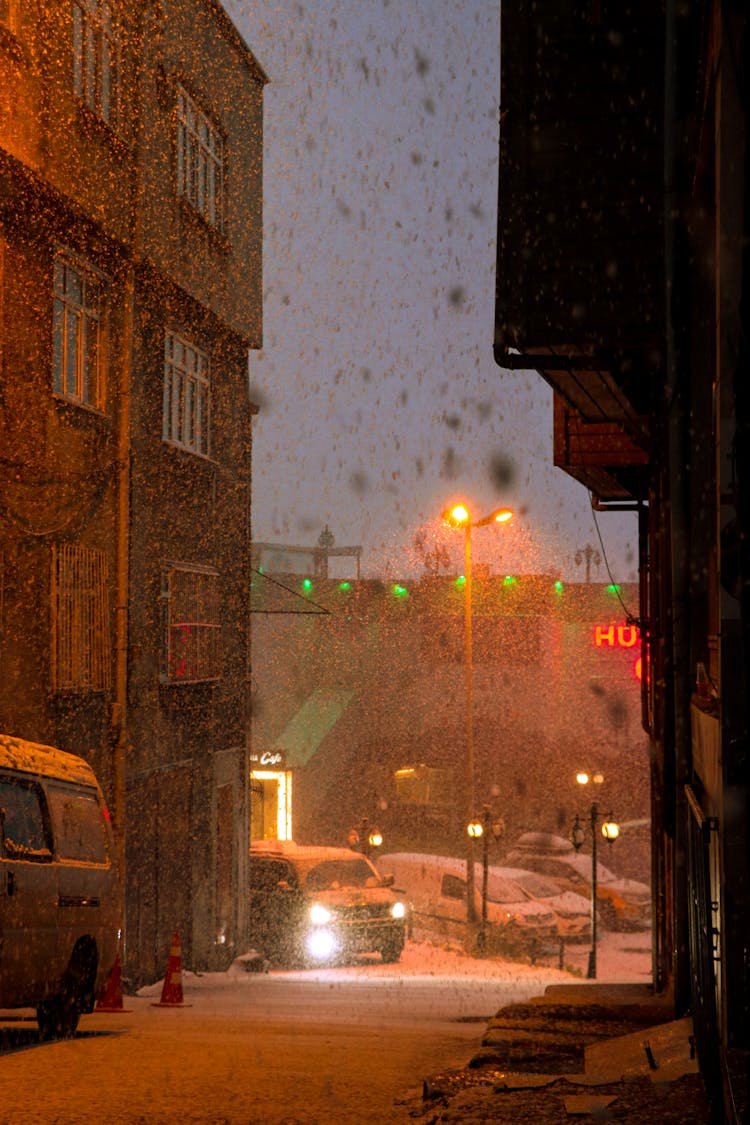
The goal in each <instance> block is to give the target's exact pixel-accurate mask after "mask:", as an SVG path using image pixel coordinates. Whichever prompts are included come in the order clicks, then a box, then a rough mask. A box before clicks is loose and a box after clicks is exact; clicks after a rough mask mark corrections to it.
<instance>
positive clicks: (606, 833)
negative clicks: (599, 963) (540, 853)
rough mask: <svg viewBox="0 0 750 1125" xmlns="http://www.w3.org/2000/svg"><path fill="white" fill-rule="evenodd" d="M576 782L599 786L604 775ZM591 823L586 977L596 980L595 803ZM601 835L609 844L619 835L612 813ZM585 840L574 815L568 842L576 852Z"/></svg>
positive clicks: (580, 777) (580, 776) (585, 775)
mask: <svg viewBox="0 0 750 1125" xmlns="http://www.w3.org/2000/svg"><path fill="white" fill-rule="evenodd" d="M576 781H577V782H578V784H579V785H588V784H589V782H591V783H593V784H594V785H601V784H602V783H603V781H604V775H603V774H601V773H599V772H598V771H597V772H596V773H594V774H593V775H589V774H588V773H585V772H581V773H579V774H577V775H576ZM589 817H590V822H591V952H590V953H589V965H588V972H587V974H586V975H587V977H588V978H589V980H596V936H597V935H596V877H597V858H596V851H597V840H598V835H597V825H598V823H599V807H598V805H597V803H596V801H593V802H592V804H591V811H590V813H589ZM601 833H602V836H603V837H604V839H605V840H607V841H608V842H609V843H610V844H612V843H614V841H615V840H616V839H617V837H618V836H619V835H620V826H619V824H617V822H616V821H615V820H613V818H612V813H610V814H609V816H608V817H607V819H606V820H605V821H604V822H603V824H602V826H601ZM585 839H586V830H585V828H584V827H583V824H582V823H581V819H580V817H579V816H578V813H576V817H575V820H574V821H573V827H572V828H571V830H570V842H571V844H572V845H573V847H574V848H575V850H576V851H580V848H581V846H582V844H583V842H584V840H585Z"/></svg>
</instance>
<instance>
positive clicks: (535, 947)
mask: <svg viewBox="0 0 750 1125" xmlns="http://www.w3.org/2000/svg"><path fill="white" fill-rule="evenodd" d="M378 867H379V869H380V870H381V871H383V872H387V873H388V874H389V875H393V889H394V890H395V891H396V893H397V894H398V893H401V894H403V895H405V896H406V897H407V898H408V900H409V905H410V909H411V919H412V925H413V930H414V933H415V935H416V936H419V933H420V932H426V933H428V934H431V935H437V936H440V937H447V938H453V939H455V940H458V941H461V942H464V941H465V940H466V938H467V926H466V862H465V860H462V859H456V858H455V857H453V856H437V855H426V854H422V853H414V852H394V853H391V854H389V855H383V856H378ZM474 895H475V903H474V904H475V908H476V916H477V920H479V919H481V917H482V865H481V864H480V863H477V864H476V865H475V870H474ZM487 924H488V932H487V935H486V950H487V952H496V953H499V954H506V955H514V954H521V955H525V954H530V955H532V956H538V955H540V954H541V953H542V952H545V951H547V950H551V949H552V948H553V947H555V946H556V944H557V943H558V941H559V939H558V928H557V919H556V917H555V914H554V913H553V911H552V910H550V909H549V907H547V906H544V905H543V904H542V903H541V902H537V901H534V900H532V899H531V898H530V897H529V896H528V895H527V894H526V893H525V892H524V891H523V890H522V889H521V887H519V886H518V884H517V883H515V882H514V881H513V880H512V879H509V878H507V877H506V876H504V875H503V874H502V873H500V872H498V871H496V870H495V869H494V868H489V870H488V884H487Z"/></svg>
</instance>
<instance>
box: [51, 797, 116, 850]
mask: <svg viewBox="0 0 750 1125" xmlns="http://www.w3.org/2000/svg"><path fill="white" fill-rule="evenodd" d="M46 789H47V799H48V801H49V810H50V815H51V817H52V824H53V825H54V829H55V843H56V847H57V854H58V855H59V857H60V859H63V860H65V859H68V860H74V861H77V862H78V863H102V864H104V863H106V862H107V860H108V858H109V857H108V850H107V830H106V828H105V826H104V813H103V811H102V807H101V805H100V804H99V799H98V797H97V795H96V793H94V792H91V793H84V792H81V791H80V790H78V791H76V792H74V791H73V790H72V789H69V788H67V787H66V786H63V785H59V786H58V785H55V784H53V783H48V784H47V785H46Z"/></svg>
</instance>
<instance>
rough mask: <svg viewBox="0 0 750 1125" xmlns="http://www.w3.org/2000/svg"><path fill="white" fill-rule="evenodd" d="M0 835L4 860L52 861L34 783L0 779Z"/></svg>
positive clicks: (40, 802)
mask: <svg viewBox="0 0 750 1125" xmlns="http://www.w3.org/2000/svg"><path fill="white" fill-rule="evenodd" d="M0 833H1V835H2V854H3V855H4V856H5V858H6V859H25V860H30V861H36V862H44V861H45V860H49V859H51V858H52V851H51V849H50V846H49V839H48V836H47V830H46V828H45V824H44V812H43V809H42V795H41V793H40V791H39V789H38V788H37V787H36V786H35V785H34V784H32V783H29V782H23V781H16V780H14V779H11V778H9V777H0Z"/></svg>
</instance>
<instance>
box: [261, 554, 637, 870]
mask: <svg viewBox="0 0 750 1125" xmlns="http://www.w3.org/2000/svg"><path fill="white" fill-rule="evenodd" d="M273 578H274V582H268V583H264V582H262V581H257V579H256V585H255V586H254V587H253V603H252V605H253V644H254V646H256V647H257V650H258V651H262V652H263V654H264V658H263V661H262V662H260V661H259V662H258V663H257V664H256V666H255V667H254V670H253V687H254V692H253V701H254V706H253V746H254V752H255V753H256V754H257V755H258V756H259V757H260V756H261V755H265V756H266V760H267V761H268V762H269V763H270V762H271V761H273V762H274V765H275V769H276V770H277V771H279V772H282V771H286V772H287V773H288V774H289V775H291V792H292V797H291V834H292V835H293V836H294V838H295V839H297V840H299V841H301V842H310V843H338V844H342V845H344V844H345V843H346V841H347V835H348V832H349V829H350V828H352V827H356V826H357V825H359V824H360V823H361V821H362V820H363V819H365V820H367V821H368V823H370V824H372V823H377V826H378V827H379V828H380V829H381V831H382V833H383V835H384V840H385V843H384V847H385V850H387V851H394V850H395V851H403V850H406V851H432V852H435V853H438V854H439V853H443V854H451V855H455V856H463V855H464V854H465V850H466V826H467V823H468V821H469V818H470V815H475V814H478V813H481V810H482V807H483V805H484V804H486V803H487V804H491V805H492V807H493V808H494V810H495V812H496V813H497V814H498V816H501V817H502V818H503V820H504V821H505V837H504V839H503V841H502V845H503V847H505V846H507V847H511V846H512V845H513V843H514V842H515V840H516V839H517V837H518V836H519V835H520V834H521V833H522V832H525V831H530V830H535V831H543V832H551V833H555V834H560V835H563V836H567V835H568V834H569V832H570V829H571V827H572V824H573V820H574V817H575V815H576V813H581V814H583V813H584V812H585V811H586V803H585V797H584V795H583V794H582V792H581V790H580V787H579V786H578V785H577V784H576V780H575V779H576V773H577V772H578V771H580V770H588V771H589V772H590V773H594V772H601V773H602V774H603V775H604V779H605V781H604V784H603V786H602V789H601V792H600V794H599V797H600V800H601V802H602V812H603V813H608V812H609V811H610V809H611V811H612V812H613V814H614V815H615V817H616V818H617V819H618V820H620V821H621V822H623V823H625V822H633V821H636V820H643V819H644V818H647V817H648V815H649V760H648V743H647V739H646V736H645V734H644V733H643V730H642V727H641V704H640V679H639V676H640V635H639V632H638V628H637V626H636V625H635V624H633V623H632V620H631V616H635V615H637V610H638V587H637V586H634V585H624V586H623V587H622V588H613V587H609V586H606V585H603V584H601V583H589V584H587V583H565V584H563V583H562V582H560V581H559V580H557V579H556V578H555V576H551V575H490V574H487V575H484V576H482V577H480V578H475V579H474V582H473V591H472V605H473V610H472V723H473V743H474V777H473V778H472V781H473V789H474V798H475V802H476V807H475V808H474V809H473V813H472V814H470V813H469V807H468V806H469V797H468V794H467V782H468V778H467V751H466V745H467V744H466V725H465V724H466V649H465V588H464V584H463V583H462V581H461V579H460V577H456V576H453V577H450V576H447V575H446V576H440V577H434V576H425V577H422V578H421V579H419V580H416V581H414V582H408V581H405V582H403V583H398V584H393V583H391V584H384V583H382V582H378V581H374V580H370V579H362V580H360V581H357V580H355V579H351V580H349V581H341V580H333V579H328V580H326V579H323V578H321V577H314V576H313V577H308V578H307V579H304V578H301V576H300V575H299V574H296V575H295V574H280V573H275V574H274V575H273ZM279 583H280V585H279ZM277 784H278V783H277V782H276V781H274V779H273V777H272V776H271V775H270V773H269V772H267V773H266V775H265V778H264V786H265V792H263V793H262V792H261V791H260V790H259V791H258V793H257V796H256V800H255V801H254V803H253V818H252V824H251V831H252V833H253V835H254V836H255V837H262V836H264V835H266V836H274V835H275V834H276V833H277V831H278V822H277V818H276V815H275V810H276V809H277V808H278V800H277V797H278V788H277ZM287 784H289V783H288V782H287ZM605 804H606V808H605V807H604V805H605ZM611 863H612V865H613V866H614V867H615V868H617V869H618V870H620V871H621V872H622V873H623V874H625V873H627V874H629V875H631V876H633V877H637V878H640V879H645V880H646V881H648V879H649V878H650V850H649V849H648V847H644V846H642V841H639V842H637V843H635V842H633V841H631V840H630V839H628V835H627V832H625V834H624V837H623V840H622V841H621V842H620V843H618V846H617V847H616V848H615V850H614V852H613V854H612V859H611Z"/></svg>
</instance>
